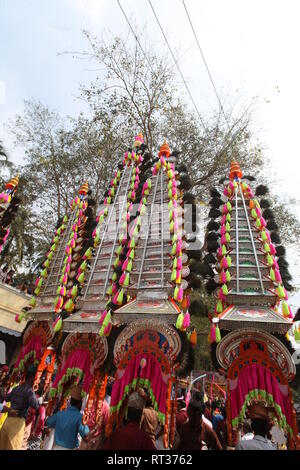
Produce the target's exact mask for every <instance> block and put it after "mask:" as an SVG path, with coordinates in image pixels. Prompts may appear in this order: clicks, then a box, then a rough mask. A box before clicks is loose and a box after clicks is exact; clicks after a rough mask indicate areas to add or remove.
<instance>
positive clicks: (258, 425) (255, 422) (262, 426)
mask: <svg viewBox="0 0 300 470" xmlns="http://www.w3.org/2000/svg"><path fill="white" fill-rule="evenodd" d="M251 427H252V431H253V432H254V434H255V436H262V437H266V436H267V434H268V431H269V423H268V421H267V420H265V419H260V418H251Z"/></svg>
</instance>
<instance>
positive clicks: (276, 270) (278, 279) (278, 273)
mask: <svg viewBox="0 0 300 470" xmlns="http://www.w3.org/2000/svg"><path fill="white" fill-rule="evenodd" d="M275 279H276V281H277V282H281V276H280V272H279V271H278V269H276V268H275Z"/></svg>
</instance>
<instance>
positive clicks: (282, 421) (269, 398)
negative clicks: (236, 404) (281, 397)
mask: <svg viewBox="0 0 300 470" xmlns="http://www.w3.org/2000/svg"><path fill="white" fill-rule="evenodd" d="M260 397H263V398H264V400H266V402H267V404H268V405H269V406H273V407H274V408H275V410H276V412H277V414H278V416H279V426H280V427H281V428H282V429H286V430H287V431H288V432H289V434H290V435H291V436H292V435H293V430H292V428H291V426H290V425H289V424H288V423H287V421H286V416H285V415H284V414H283V412H282V409H281V406H280V405H278V403H276V402H275V401H274V397H273V395H271V394H270V393H267V392H266V390H260V389H254V390H251V391H250V392H249V393H248V394H247V395H246V398H245V402H244V404H243V406H242V408H241V411H240V412H239V414H238V416H237V417H236V418H234V419H232V421H231V422H232V427H237V426H238V425H239V424H240V423H241V422H242V421H243V420H244V419H245V415H246V410H247V407H248V402H250V401H251V400H253V399H257V400H258V399H259V398H260Z"/></svg>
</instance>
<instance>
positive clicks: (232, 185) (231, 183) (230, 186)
mask: <svg viewBox="0 0 300 470" xmlns="http://www.w3.org/2000/svg"><path fill="white" fill-rule="evenodd" d="M228 186H229V188H230V189H231V191H233V190H234V184H233V182H232V181H229V185H228Z"/></svg>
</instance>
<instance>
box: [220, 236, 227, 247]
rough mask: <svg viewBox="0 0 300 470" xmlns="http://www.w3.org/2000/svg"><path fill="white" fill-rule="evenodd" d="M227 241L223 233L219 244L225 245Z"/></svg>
mask: <svg viewBox="0 0 300 470" xmlns="http://www.w3.org/2000/svg"><path fill="white" fill-rule="evenodd" d="M226 244H227V242H226V238H225V235H222V237H221V245H226Z"/></svg>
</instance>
